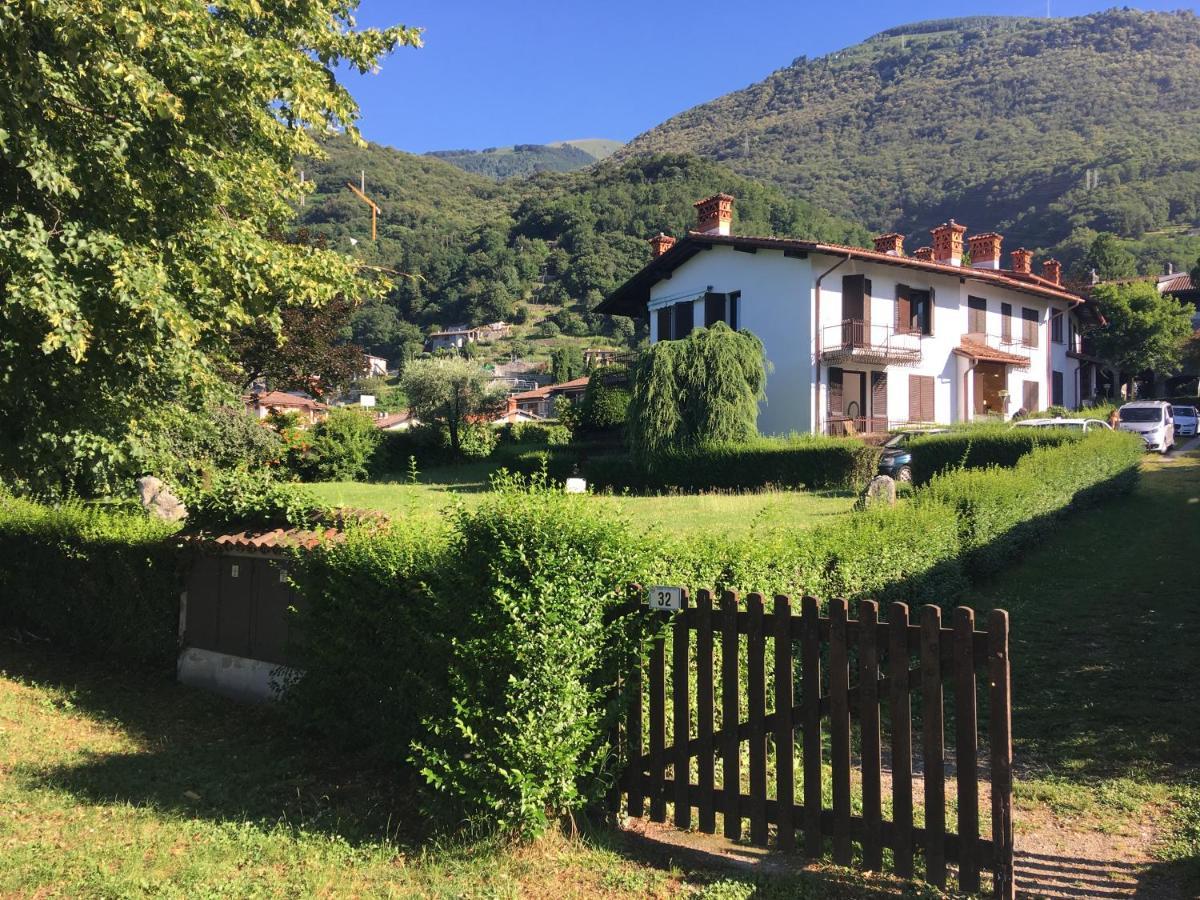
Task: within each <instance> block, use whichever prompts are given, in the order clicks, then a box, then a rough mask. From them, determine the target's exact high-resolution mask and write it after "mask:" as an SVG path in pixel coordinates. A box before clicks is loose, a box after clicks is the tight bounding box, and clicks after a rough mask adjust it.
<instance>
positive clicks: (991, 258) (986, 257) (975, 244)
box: [967, 231, 1004, 269]
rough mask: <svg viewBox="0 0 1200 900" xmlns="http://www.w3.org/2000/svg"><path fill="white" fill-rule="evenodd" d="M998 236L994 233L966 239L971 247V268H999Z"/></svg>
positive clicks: (1000, 239) (990, 232) (1001, 239)
mask: <svg viewBox="0 0 1200 900" xmlns="http://www.w3.org/2000/svg"><path fill="white" fill-rule="evenodd" d="M1003 240H1004V238H1002V237H1001V236H1000V235H998V234H996V232H994V231H989V232H987V234H973V235H971V236H970V237H969V238H967V244H968V245H970V247H971V266H972V268H975V269H998V268H1000V242H1001V241H1003Z"/></svg>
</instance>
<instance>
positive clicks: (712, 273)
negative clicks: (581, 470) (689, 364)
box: [599, 194, 1095, 434]
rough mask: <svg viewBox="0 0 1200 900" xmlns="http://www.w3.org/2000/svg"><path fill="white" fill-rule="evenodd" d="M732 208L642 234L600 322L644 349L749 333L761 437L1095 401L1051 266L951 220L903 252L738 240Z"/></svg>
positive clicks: (887, 239)
mask: <svg viewBox="0 0 1200 900" xmlns="http://www.w3.org/2000/svg"><path fill="white" fill-rule="evenodd" d="M733 205H734V198H733V197H730V196H729V195H727V194H718V195H716V196H714V197H709V198H707V199H705V200H701V201H700V202H698V203H697V204H696V209H697V227H696V229H695V230H693V231H689V232H688V233H687V235H686V236H684V237H683V238H682V239H679V240H676V239H675V238H673V237H670V236H668V235H665V234H659V235H657V236H656V237H654V238H652V239H651V241H650V243H651V248H652V251H653V258H652V259H651V261H650V262H649V263H648V264H647V265H646V266H645V267H644V268H643V269H642V270H641V271H640V272H638V273H637V274H636V275H634V276H633V277H632V278H630V279H629V280H628V281H627V282H625V284H623V285H622V286H621V287H619V288H618V289H617V290H616V291H615V292H613V294H612V295H611V296H609V297H608V298H607V299H606V300H605V301H604V303H603V304H601V306H600V308H599V311H600V312H604V313H609V314H614V315H625V316H631V317H635V318H647V317H648V318H649V324H650V340H651V341H652V342H657V341H661V340H671V339H672V338H680V337H683V336H685V335H686V334H688V333H689V332H690V331H691V330H692V329H693V328H699V327H706V326H709V325H712V324H714V323H715V322H718V321H721V322H726V323H727V324H729V325H730V327H733V328H740V329H747V330H749V331H751V332H753V333H754V334H755V335H757V336H758V337H759V339H760V340H762V342H763V345H764V347H765V350H766V355H767V358H768V360H769V361H770V362H771V364H772V367H773V368H772V371H771V372H770V374H768V376H767V385H766V393H767V399H766V401H765V402H764V403H763V404H762V405H761V406H760V409H759V418H758V426H759V430H760V431H762V432H763V433H765V434H786V433H789V432H792V431H799V432H817V433H828V434H845V433H847V432H860V433H861V432H882V431H886V430H888V429H889V428H892V427H895V426H896V425H899V424H903V423H909V422H914V423H915V422H943V423H944V422H961V421H966V420H971V419H976V418H980V417H983V416H997V417H1004V418H1009V417H1011V416H1012V414H1013V413H1015V412H1016V411H1017V410H1018V409H1022V408H1024V409H1027V410H1031V411H1032V410H1035V409H1043V408H1045V407H1047V406H1050V405H1051V404H1057V405H1063V406H1069V407H1078V406H1080V405H1081V403H1082V401H1084V400H1086V399H1087V398H1089V397H1090V396H1091V394H1092V392H1093V391H1094V374H1095V373H1094V368H1095V367H1094V365H1091V364H1090V363H1089V364H1085V363H1086V360H1084V359H1082V358H1081V350H1082V347H1081V343H1080V339H1079V334H1080V321H1081V317H1082V316H1086V315H1087V314H1088V313H1087V311H1086V310H1085V309H1083V306H1084V302H1083V298H1082V297H1080V296H1079V295H1078V294H1075V293H1073V292H1071V291H1069V290H1068V289H1067V288H1065V287H1064V286H1063V284H1062V266H1061V265H1060V264H1059V263H1058V262H1057V261H1056V260H1052V259H1050V260H1046V261H1045V262H1044V263H1043V265H1042V269H1041V274H1040V275H1035V274H1034V273H1033V269H1032V262H1033V261H1032V254H1031V253H1029V252H1028V251H1027V250H1024V249H1018V250H1014V251H1013V252H1012V254H1011V256H1010V260H1011V261H1010V263H1009V267H1008V268H1004V267H1003V266H1002V262H1001V242H1002V238H1001V236H1000V235H998V234H994V233H985V234H977V235H972V236H969V237H968V236H966V231H967V229H966V227H965V226H963V225H960V224H958V223H957V222H955V221H953V220H951V221H949V222H947V223H945V224H943V225H940V226H938V227H937V228H935V229H933V231H932V235H933V246H932V247H922V248H920V249H918V250H917V251H916V252H915V253H913V254H912V255H911V256H910V255H907V254H906V253H905V252H904V246H903V241H904V239H903V236H901V235H899V234H885V235H880V236H879V237H878V238H876V239H875V249H873V250H864V249H861V248H858V247H847V246H842V245H838V244H830V243H826V242H821V241H804V240H791V239H785V238H767V237H749V236H741V235H734V234H732V233H731V227H730V226H731V224H732V219H733ZM965 247H969V249H970V258H971V263H970V264H969V265H964V263H963V255H964V254H963V251H964V248H965Z"/></svg>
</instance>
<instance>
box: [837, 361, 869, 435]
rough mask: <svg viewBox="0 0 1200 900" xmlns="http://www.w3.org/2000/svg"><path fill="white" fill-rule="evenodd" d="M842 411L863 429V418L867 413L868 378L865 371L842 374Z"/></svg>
mask: <svg viewBox="0 0 1200 900" xmlns="http://www.w3.org/2000/svg"><path fill="white" fill-rule="evenodd" d="M842 413H843V414H844V415H845V416H846V418H847V419H850V420H851V421H852V422H853V423H854V426H855V428H857V429H858V430H860V431H861V430H863V423H862V419H863V418H865V417H866V415H867V378H866V373H864V372H844V373H843V374H842Z"/></svg>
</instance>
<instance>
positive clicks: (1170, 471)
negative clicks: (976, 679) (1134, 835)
mask: <svg viewBox="0 0 1200 900" xmlns="http://www.w3.org/2000/svg"><path fill="white" fill-rule="evenodd" d="M1198 551H1200V454H1196V453H1192V454H1188V455H1181V456H1178V457H1177V458H1174V459H1169V460H1160V459H1158V458H1154V459H1150V458H1147V462H1146V464H1145V465H1144V467H1143V475H1142V480H1141V484H1140V486H1139V488H1138V490H1137V491H1136V492H1135V493H1134V494H1132V495H1131V496H1129V497H1125V498H1121V499H1119V500H1117V501H1114V502H1110V503H1107V504H1105V505H1104V506H1101V507H1099V508H1097V509H1093V510H1088V511H1084V512H1081V513H1077V514H1075V515H1074V516H1073V517H1072V518H1070V519H1069V520H1067V521H1066V522H1065V523H1064V524H1063V526H1062V527H1061V528H1060V529H1058V531H1057V532H1056V534H1055V536H1054V538H1053V539H1052V540H1049V541H1047V542H1045V543H1044V544H1043V545H1042V546H1041V547H1039V548H1038V549H1037V550H1036V551H1034V552H1031V553H1029V554H1028V555H1027V556H1025V558H1024V559H1022V560H1021V562H1020V563H1019V564H1018V565H1016V566H1013V567H1012V568H1011V569H1010V570H1009V572H1008V573H1006V574H1005V575H1004V576H1003V577H1001V578H999V579H997V580H995V581H994V582H992V583H990V584H987V585H984V586H983V587H982V590H981V593H982V597H981V598H980V602H978V603H976V604H975V605H976V606H977V608H980V609H983V608H987V607H988V606H1002V607H1004V608H1007V609H1008V610H1009V611H1010V613H1011V623H1012V624H1011V627H1012V635H1013V643H1012V660H1013V697H1014V710H1013V734H1014V740H1015V752H1016V761H1017V764H1018V767H1019V770H1020V772H1021V775H1020V777H1019V780H1018V784H1017V800H1018V806H1019V807H1020V808H1023V809H1024V810H1026V811H1029V810H1033V809H1036V808H1044V809H1048V810H1049V811H1050V812H1051V813H1053V814H1054V815H1055V816H1057V817H1058V818H1060V819H1062V820H1065V821H1068V822H1072V823H1074V825H1073V827H1076V828H1077V829H1079V830H1081V831H1085V830H1092V831H1101V832H1114V833H1116V832H1120V831H1122V830H1123V829H1126V828H1127V827H1132V826H1131V822H1132V818H1131V817H1133V816H1135V815H1138V814H1148V815H1150V816H1152V817H1157V818H1158V819H1159V824H1160V826H1161V830H1162V834H1161V837H1163V838H1164V839H1165V842H1166V843H1165V844H1163V845H1160V846H1159V847H1158V852H1159V854H1160V855H1161V857H1162V858H1163V860H1164V869H1165V870H1167V871H1168V872H1170V873H1171V874H1172V875H1174V876H1179V877H1184V878H1187V879H1190V883H1191V884H1192V886H1193V888H1200V882H1197V881H1196V879H1197V877H1198V876H1200V691H1198V690H1197V687H1198V686H1200V682H1198V681H1197V672H1198V671H1200V572H1198V571H1197V568H1196V563H1197V552H1198ZM1017 822H1018V828H1019V827H1020V823H1021V815H1020V813H1018V817H1017ZM1018 844H1019V841H1018ZM1189 895H1192V896H1200V890H1197V891H1196V893H1194V894H1189ZM1147 896H1150V895H1147Z"/></svg>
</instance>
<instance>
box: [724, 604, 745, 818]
mask: <svg viewBox="0 0 1200 900" xmlns="http://www.w3.org/2000/svg"><path fill="white" fill-rule="evenodd" d="M737 607H738V600H737V594H736V593H734V592H733V591H725V592H724V593H723V594H721V790H722V792H723V793H724V797H725V803H724V809H723V810H722V812H723V813H724V814H725V828H724V834H725V837H727V838H729V839H730V840H734V841H737V840H741V837H742V814H741V812H740V809H739V806H740V801H741V795H742V754H741V746H742V745H741V741H740V740H739V739H738V718H739V712H738V709H739V704H738V627H737Z"/></svg>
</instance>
